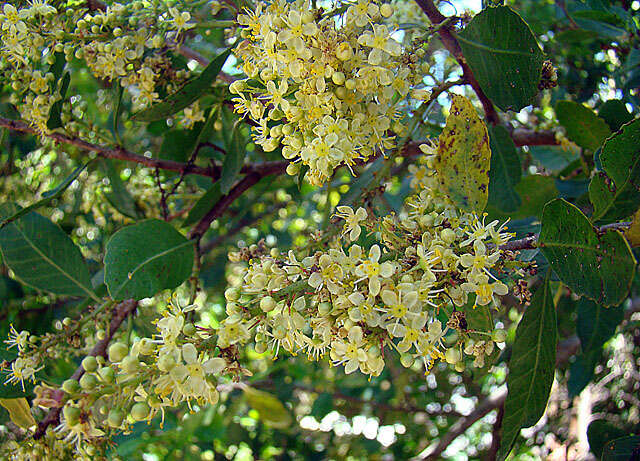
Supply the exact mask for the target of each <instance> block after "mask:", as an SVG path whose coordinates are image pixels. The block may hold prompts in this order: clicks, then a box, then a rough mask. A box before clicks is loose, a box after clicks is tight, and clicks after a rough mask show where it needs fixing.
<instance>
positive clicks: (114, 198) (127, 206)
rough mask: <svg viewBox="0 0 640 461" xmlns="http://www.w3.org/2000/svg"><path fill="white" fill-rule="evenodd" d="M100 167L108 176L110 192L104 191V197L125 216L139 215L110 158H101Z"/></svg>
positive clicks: (138, 216)
mask: <svg viewBox="0 0 640 461" xmlns="http://www.w3.org/2000/svg"><path fill="white" fill-rule="evenodd" d="M100 167H101V168H102V170H103V171H104V173H105V174H106V175H107V177H108V178H109V184H110V185H111V192H105V194H104V195H105V197H106V199H107V200H108V201H109V203H110V204H111V205H113V207H114V208H115V209H116V210H118V211H119V212H120V213H122V214H123V215H125V216H128V217H130V218H132V219H138V218H140V217H141V215H140V212H139V211H138V207H137V205H136V201H135V200H134V198H133V196H132V195H131V194H130V193H129V191H128V190H127V186H126V185H125V184H124V182H123V181H122V179H120V175H119V174H118V171H117V170H116V168H115V166H114V165H113V162H112V161H111V160H110V159H102V161H101V162H100Z"/></svg>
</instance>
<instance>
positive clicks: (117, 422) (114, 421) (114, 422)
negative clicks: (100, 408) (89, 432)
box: [107, 408, 124, 428]
mask: <svg viewBox="0 0 640 461" xmlns="http://www.w3.org/2000/svg"><path fill="white" fill-rule="evenodd" d="M122 421H124V411H122V410H121V409H119V408H114V409H113V410H111V411H110V412H109V416H107V424H109V426H111V427H113V428H116V427H120V426H121V425H122Z"/></svg>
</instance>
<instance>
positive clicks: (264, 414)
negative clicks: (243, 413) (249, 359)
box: [242, 386, 292, 429]
mask: <svg viewBox="0 0 640 461" xmlns="http://www.w3.org/2000/svg"><path fill="white" fill-rule="evenodd" d="M242 390H243V391H244V395H245V398H246V399H247V403H248V404H249V405H250V406H251V408H253V409H254V410H256V411H257V412H258V413H260V419H262V421H263V422H264V423H265V424H267V425H268V426H271V427H274V428H276V429H285V428H287V427H289V426H290V425H291V422H292V421H291V415H290V414H289V411H288V410H287V409H286V408H285V407H284V405H282V402H280V400H278V399H277V398H276V397H275V396H273V395H271V394H269V393H268V392H264V391H259V390H257V389H254V388H252V387H249V386H246V387H243V388H242Z"/></svg>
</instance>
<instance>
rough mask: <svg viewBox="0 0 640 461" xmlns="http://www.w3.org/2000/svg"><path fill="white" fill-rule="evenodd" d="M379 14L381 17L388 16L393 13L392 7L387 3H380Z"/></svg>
mask: <svg viewBox="0 0 640 461" xmlns="http://www.w3.org/2000/svg"><path fill="white" fill-rule="evenodd" d="M380 14H381V15H382V17H383V18H390V17H391V15H393V7H392V6H391V5H389V4H388V3H383V4H382V5H380Z"/></svg>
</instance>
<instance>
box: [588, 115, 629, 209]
mask: <svg viewBox="0 0 640 461" xmlns="http://www.w3.org/2000/svg"><path fill="white" fill-rule="evenodd" d="M638 145H640V119H638V120H635V121H633V122H630V123H627V124H626V125H624V126H623V127H622V129H621V131H619V132H617V133H616V134H614V135H613V136H612V137H611V138H609V139H607V141H606V142H605V143H604V146H602V152H601V153H600V162H601V164H602V169H603V170H604V173H605V174H606V176H605V174H603V173H601V174H599V175H596V176H594V177H593V179H592V180H591V184H589V198H590V199H591V203H593V206H594V208H595V211H594V212H593V218H592V219H593V220H594V221H598V220H606V221H615V220H618V219H623V218H626V217H628V216H631V215H632V214H633V213H634V212H635V211H636V210H637V209H638V207H640V150H638Z"/></svg>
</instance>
